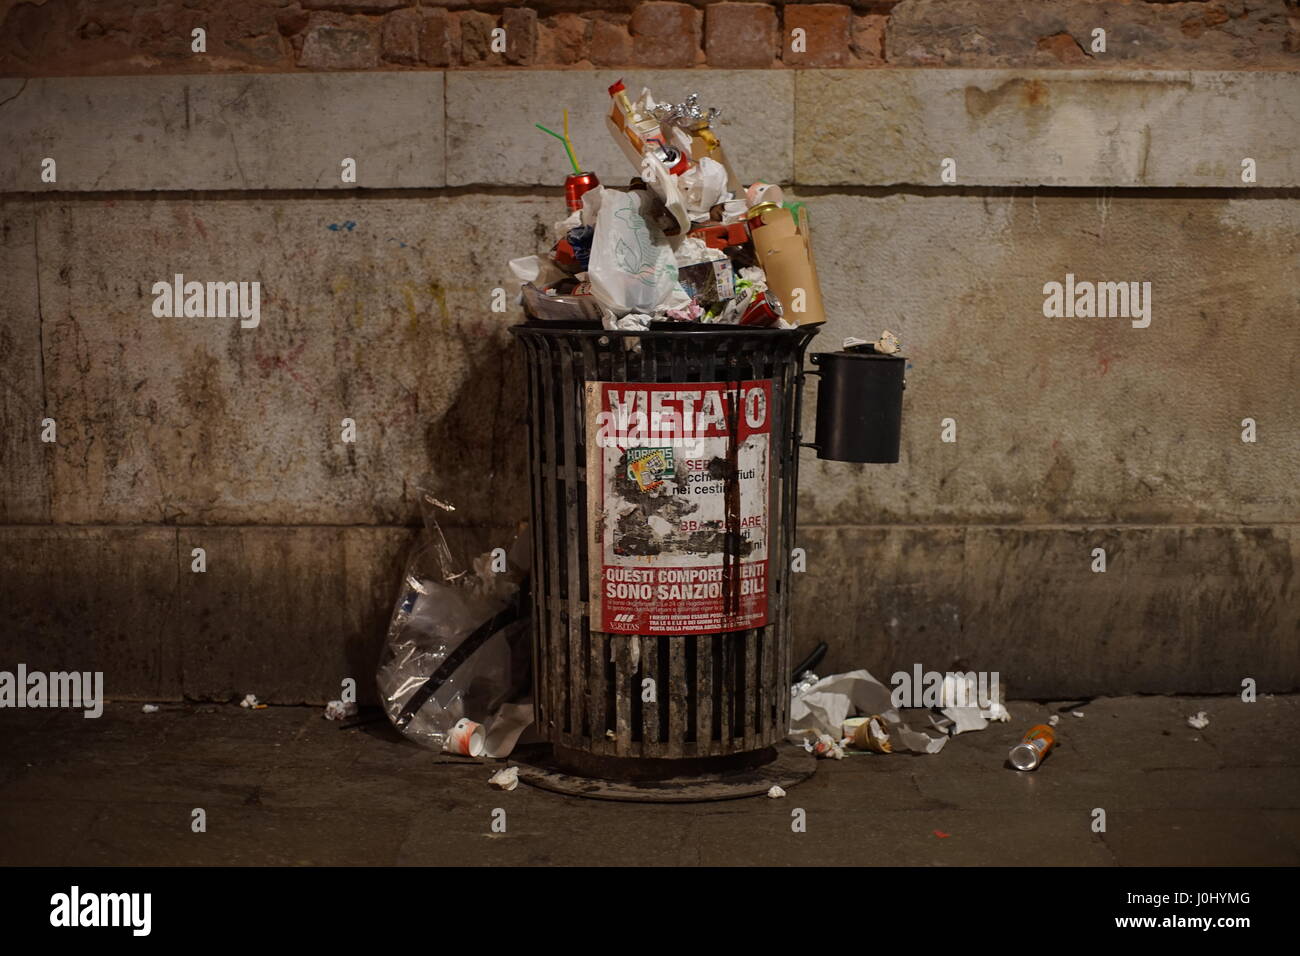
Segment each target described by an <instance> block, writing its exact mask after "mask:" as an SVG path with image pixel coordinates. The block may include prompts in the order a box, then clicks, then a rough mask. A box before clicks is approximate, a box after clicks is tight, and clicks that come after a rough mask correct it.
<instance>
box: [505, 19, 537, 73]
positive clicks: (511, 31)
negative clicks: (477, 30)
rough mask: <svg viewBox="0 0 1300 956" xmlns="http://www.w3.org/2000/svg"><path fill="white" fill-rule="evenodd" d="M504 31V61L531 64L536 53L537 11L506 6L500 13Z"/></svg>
mask: <svg viewBox="0 0 1300 956" xmlns="http://www.w3.org/2000/svg"><path fill="white" fill-rule="evenodd" d="M501 26H502V27H504V28H505V31H506V62H507V63H512V64H514V65H515V66H531V65H532V63H533V60H534V58H535V57H536V55H537V11H536V10H529V9H528V8H527V7H507V8H506V9H505V10H504V11H502V14H501Z"/></svg>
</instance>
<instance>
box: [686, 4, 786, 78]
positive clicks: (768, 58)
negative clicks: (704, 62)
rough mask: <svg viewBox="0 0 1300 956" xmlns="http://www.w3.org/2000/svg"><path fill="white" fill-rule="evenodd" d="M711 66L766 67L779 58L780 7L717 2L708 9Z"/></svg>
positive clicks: (708, 50) (707, 32) (706, 31)
mask: <svg viewBox="0 0 1300 956" xmlns="http://www.w3.org/2000/svg"><path fill="white" fill-rule="evenodd" d="M704 16H705V46H706V50H707V53H708V59H709V66H710V67H715V68H718V69H723V70H743V69H762V68H764V67H769V66H771V65H772V63H773V61H774V60H775V59H776V52H777V46H778V41H779V36H778V30H777V22H776V8H775V7H773V6H772V5H771V4H767V3H725V2H724V3H715V4H711V5H710V6H709V7H708V9H707V10H706V11H705V14H704Z"/></svg>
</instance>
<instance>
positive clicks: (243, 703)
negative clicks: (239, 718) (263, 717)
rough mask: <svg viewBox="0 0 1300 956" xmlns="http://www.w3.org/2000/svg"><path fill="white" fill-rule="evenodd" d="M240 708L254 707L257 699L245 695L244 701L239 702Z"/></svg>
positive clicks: (251, 695)
mask: <svg viewBox="0 0 1300 956" xmlns="http://www.w3.org/2000/svg"><path fill="white" fill-rule="evenodd" d="M239 706H240V707H256V706H257V697H256V696H254V695H253V694H245V695H244V699H243V700H241V701H240V702H239Z"/></svg>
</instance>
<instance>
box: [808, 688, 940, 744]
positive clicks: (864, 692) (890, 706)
mask: <svg viewBox="0 0 1300 956" xmlns="http://www.w3.org/2000/svg"><path fill="white" fill-rule="evenodd" d="M853 712H856V713H861V714H878V715H880V717H881V718H882V719H883V720H884V721H885V723H886V724H888V725H889V737H890V742H891V743H892V744H893V745H894V750H895V752H897V751H900V750H906V751H909V752H910V753H923V754H937V753H938V752H939V751H940V750H942V749H943V747H944V744H946V743H947V742H948V738H947V737H931V736H930V735H929V734H927V733H924V732H922V731H919V730H913V729H912V728H911V727H909V726H908V725H907V724H906V723H904V722H903V719H902V717H901V716H900V715H899V713H898V711H897V709H895V707H894V702H893V700H892V699H891V696H890V692H889V688H887V687H886V686H885V685H884V684H882V683H880V681H878V680H876V679H875V678H874V677H872V676H871V674H870V672H868V671H866V670H856V671H849V672H848V673H846V674H832V675H830V676H829V677H823V678H822V679H821V680H819V681H817V682H816V683H815V684H813V685H812V686H811V687H809V688H808V689H807V690H805V691H803V692H802V693H800V692H798V689H797V688H796V693H795V694H794V696H793V698H792V699H791V701H790V738H791V740H793V741H795V742H797V743H801V744H802V743H803V741H804V740H805V739H807V738H808V737H809V736H813V737H816V735H818V734H830V735H831V736H833V737H838V736H839V734H840V733H841V731H842V729H843V727H844V721H845V719H846V718H848V717H849V715H850V713H853Z"/></svg>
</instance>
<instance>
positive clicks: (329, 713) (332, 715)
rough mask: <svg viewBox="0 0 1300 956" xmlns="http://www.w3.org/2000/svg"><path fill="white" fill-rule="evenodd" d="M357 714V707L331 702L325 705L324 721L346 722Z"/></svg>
mask: <svg viewBox="0 0 1300 956" xmlns="http://www.w3.org/2000/svg"><path fill="white" fill-rule="evenodd" d="M356 712H357V705H356V704H353V703H351V702H349V703H346V704H345V703H343V701H341V700H332V701H330V702H329V703H328V704H326V705H325V719H326V720H346V719H347V718H349V717H351V716H352V715H353V714H355V713H356Z"/></svg>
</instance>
